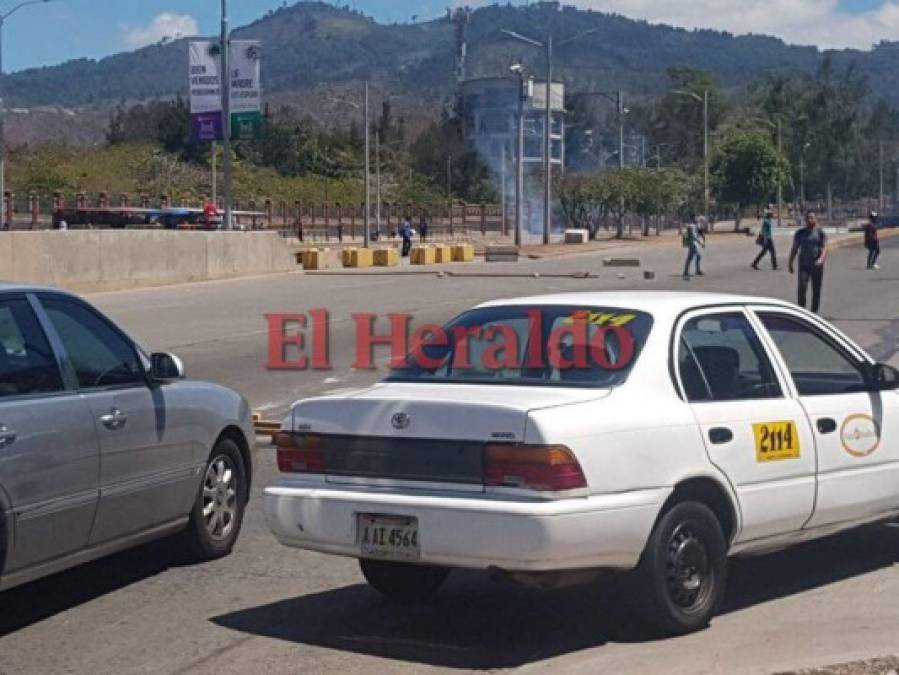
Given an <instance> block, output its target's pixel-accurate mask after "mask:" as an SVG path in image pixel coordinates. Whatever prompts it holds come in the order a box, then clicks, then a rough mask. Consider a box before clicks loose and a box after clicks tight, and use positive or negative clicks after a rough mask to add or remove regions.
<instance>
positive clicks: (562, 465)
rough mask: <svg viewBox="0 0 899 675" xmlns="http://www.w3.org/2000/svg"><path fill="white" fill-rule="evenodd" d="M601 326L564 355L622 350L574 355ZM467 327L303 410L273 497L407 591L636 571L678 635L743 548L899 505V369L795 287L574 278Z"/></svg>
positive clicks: (700, 617) (271, 520)
mask: <svg viewBox="0 0 899 675" xmlns="http://www.w3.org/2000/svg"><path fill="white" fill-rule="evenodd" d="M535 320H536V321H537V322H538V325H539V326H540V328H539V329H538V330H537V331H534V330H533V328H532V327H529V326H530V325H531V324H532V323H533V321H535ZM578 321H580V322H582V323H586V324H587V327H588V331H587V332H585V333H583V334H581V337H578V333H577V332H576V331H573V332H571V333H569V334H568V335H567V337H565V338H564V339H563V341H562V343H561V347H559V348H558V349H557V351H559V354H556V357H559V356H562V357H565V358H569V357H570V356H571V355H572V354H574V353H575V352H576V351H577V348H578V347H579V346H581V347H583V346H586V345H585V344H581V345H578V344H577V342H578V341H579V340H580V341H581V342H585V341H586V340H589V342H590V345H591V346H595V345H597V344H599V345H600V346H601V348H602V351H600V352H599V353H597V352H593V354H594V359H593V361H592V362H591V363H589V364H588V365H586V366H578V367H571V366H570V365H569V364H566V363H562V365H558V364H556V365H553V363H552V360H553V359H552V358H551V357H552V354H549V352H552V351H553V349H554V347H553V345H552V344H551V343H552V339H551V338H552V336H553V335H554V334H558V333H557V331H558V329H559V328H560V327H565V326H569V327H571V326H573V325H574V324H575V323H576V322H578ZM503 331H505V334H506V335H507V336H509V335H512V336H517V337H518V339H519V340H520V344H521V345H522V346H523V347H522V348H521V349H520V350H519V353H518V355H517V357H516V360H514V362H512V363H508V362H506V363H505V364H504V365H502V367H492V366H488V365H487V361H488V357H489V358H495V357H496V356H497V352H496V351H494V352H492V354H491V352H490V347H489V345H488V344H486V343H489V342H490V338H489V337H488V338H485V340H484V341H482V342H478V340H477V338H471V336H472V335H475V336H477V335H481V336H485V335H490V334H492V335H493V336H494V337H495V336H496V334H497V333H500V332H503ZM446 333H447V335H449V336H452V338H451V339H450V340H449V341H448V342H446V343H444V344H443V345H442V346H441V345H439V344H436V343H435V344H433V345H430V346H426V347H424V352H425V353H426V355H427V356H428V357H429V359H430V360H431V364H430V365H427V366H425V365H419V364H418V360H415V359H411V358H410V362H409V365H408V367H406V368H404V369H401V370H397V371H394V373H393V374H392V375H391V376H390V377H388V378H387V380H386V381H384V382H383V383H381V384H378V385H376V386H374V387H371V388H369V389H365V390H362V391H358V392H355V393H347V394H341V395H335V396H329V397H324V398H316V399H311V400H305V401H300V402H298V403H297V404H295V405H294V407H293V409H292V411H291V413H290V415H289V416H288V417H287V418H286V420H285V421H284V426H283V433H282V434H281V435H280V437H279V441H278V465H279V468H280V470H281V472H282V473H281V476H280V478H279V480H278V481H277V482H276V483H275V484H274V485H272V486H271V487H269V488H268V489H267V490H266V491H265V513H266V518H267V521H268V524H269V526H270V528H271V529H272V531H273V532H274V534H275V536H276V537H277V538H278V539H279V540H280V541H281V542H282V543H283V544H285V545H287V546H293V547H297V548H303V549H309V550H313V551H320V552H324V553H331V554H336V555H342V556H350V557H355V558H359V559H360V561H361V567H362V572H363V574H364V575H365V578H366V579H367V580H368V581H369V583H370V584H371V585H372V586H373V587H374V588H376V589H377V590H378V591H380V592H382V593H383V594H385V595H387V596H389V597H392V598H395V599H399V600H421V599H424V598H427V597H428V596H430V595H431V594H432V593H434V592H435V591H436V590H437V589H438V588H439V587H440V586H441V584H442V583H443V582H444V581H445V579H446V578H447V575H448V573H449V571H450V570H451V569H452V568H470V569H480V570H492V571H496V572H504V573H506V574H508V575H510V576H511V577H513V578H515V579H517V580H520V581H522V582H525V583H529V584H533V585H536V586H540V587H544V586H551V585H554V584H564V583H574V582H580V581H583V580H584V579H585V578H589V577H591V576H592V575H593V574H594V573H596V572H598V571H601V570H613V571H619V572H626V573H627V574H626V575H624V576H625V579H626V580H627V581H628V582H629V583H632V593H631V594H630V597H631V598H632V600H633V602H634V606H635V609H637V610H638V611H639V612H640V613H641V614H642V615H643V616H644V618H645V620H646V621H647V622H648V623H649V624H651V625H652V626H653V627H654V628H656V629H657V630H658V631H660V632H662V633H665V634H677V633H686V632H690V631H694V630H697V629H699V628H701V627H703V626H705V625H707V623H708V622H709V621H710V620H711V618H712V617H713V616H714V614H715V613H716V610H717V609H718V607H719V605H720V602H721V600H722V597H723V594H724V590H725V584H726V579H727V570H728V557H729V556H732V555H737V554H739V555H749V554H761V553H765V552H769V551H772V550H776V549H779V548H785V547H787V546H790V545H793V544H796V543H799V542H803V541H807V540H810V539H815V538H818V537H823V536H826V535H831V534H833V533H835V532H839V531H841V530H846V529H848V528H852V527H856V526H859V525H862V524H866V523H874V522H879V521H888V520H891V519H893V518H895V517H896V516H897V514H899V391H897V387H899V373H897V371H896V370H895V369H893V368H891V367H889V366H887V365H882V364H877V363H875V362H874V360H873V359H871V358H870V357H869V356H868V355H867V354H865V353H864V351H863V350H862V349H860V348H859V347H858V346H857V345H856V344H854V343H853V342H852V341H851V340H850V339H848V338H847V337H846V336H845V335H843V334H842V333H840V332H839V331H838V330H837V329H835V328H834V327H833V326H831V325H829V324H827V323H826V322H824V321H823V320H821V319H820V318H818V317H816V316H814V315H812V314H810V313H808V312H806V311H804V310H801V309H799V308H797V307H795V306H793V305H789V304H787V303H784V302H779V301H774V300H768V299H757V298H749V297H733V296H727V295H710V294H690V293H586V294H571V295H556V296H548V297H538V298H525V299H518V300H509V301H502V302H495V303H489V304H486V305H482V306H480V307H478V308H476V309H473V310H471V311H469V312H466V313H465V314H463V315H462V316H460V317H459V318H457V319H455V320H454V321H453V322H451V323H450V324H449V326H447V328H446ZM600 334H601V335H603V338H602V339H600V340H599V342H597V341H596V336H597V335H600ZM572 338H573V340H572ZM603 341H604V343H603ZM463 342H464V343H465V345H466V346H465V347H464V351H465V353H466V355H467V358H468V359H469V360H470V361H471V363H470V364H468V365H469V367H467V368H456V367H455V365H454V364H455V363H456V359H457V357H458V356H459V354H460V353H461V352H462V351H463V347H462V345H463ZM524 345H527V346H526V347H524ZM566 355H567V356H566ZM547 357H549V358H548V363H547ZM501 358H502V359H503V360H504V359H505V357H501ZM532 358H535V359H536V360H534V361H532Z"/></svg>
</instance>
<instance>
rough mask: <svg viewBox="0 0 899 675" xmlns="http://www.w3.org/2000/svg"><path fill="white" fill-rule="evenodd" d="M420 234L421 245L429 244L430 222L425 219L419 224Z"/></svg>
mask: <svg viewBox="0 0 899 675" xmlns="http://www.w3.org/2000/svg"><path fill="white" fill-rule="evenodd" d="M418 234H419V235H420V236H421V243H422V244H426V243H427V242H428V221H427V220H425V217H424V216H422V217H421V221H420V222H419V223H418Z"/></svg>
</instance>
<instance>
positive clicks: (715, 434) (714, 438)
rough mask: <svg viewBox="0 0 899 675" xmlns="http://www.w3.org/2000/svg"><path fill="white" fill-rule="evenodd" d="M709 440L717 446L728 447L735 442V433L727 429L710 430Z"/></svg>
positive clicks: (716, 428)
mask: <svg viewBox="0 0 899 675" xmlns="http://www.w3.org/2000/svg"><path fill="white" fill-rule="evenodd" d="M709 440H710V441H711V442H712V443H713V444H715V445H726V444H728V443H730V442H731V441H733V440H734V432H733V431H731V430H730V429H728V428H727V427H715V428H714V429H709Z"/></svg>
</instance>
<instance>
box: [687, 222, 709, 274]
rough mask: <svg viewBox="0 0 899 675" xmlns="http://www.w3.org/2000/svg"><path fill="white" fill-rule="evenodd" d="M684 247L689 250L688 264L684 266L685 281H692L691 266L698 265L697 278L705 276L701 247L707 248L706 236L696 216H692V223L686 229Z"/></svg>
mask: <svg viewBox="0 0 899 675" xmlns="http://www.w3.org/2000/svg"><path fill="white" fill-rule="evenodd" d="M683 245H684V248H685V249H687V262H686V263H685V264H684V281H689V280H690V265H691V264H692V263H693V262H695V263H696V276H698V277H702V276H705V275H704V274H703V272H702V254H701V253H700V252H699V247H700V246H702V248H705V235H704V234H703V232H702V229H700V227H699V221H698V219H697V218H696V216H690V222H688V223H687V225H686V227H685V228H684V235H683Z"/></svg>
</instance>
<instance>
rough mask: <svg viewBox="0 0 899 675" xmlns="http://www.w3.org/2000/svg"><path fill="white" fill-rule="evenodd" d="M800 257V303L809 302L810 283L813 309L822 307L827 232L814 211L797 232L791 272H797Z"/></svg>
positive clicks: (791, 253) (792, 253) (808, 215)
mask: <svg viewBox="0 0 899 675" xmlns="http://www.w3.org/2000/svg"><path fill="white" fill-rule="evenodd" d="M797 257H798V258H799V305H800V307H805V306H806V304H807V296H808V285H809V282H811V284H812V311H813V312H815V313H816V314H817V313H818V310H820V309H821V291H822V289H823V286H824V264H825V263H826V262H827V234H826V233H825V232H824V230H822V229H821V228H820V227H819V226H818V216H817V215H816V214H815V212H814V211H809V212H808V213H806V214H805V227H803V228H802V229H801V230H799V231H798V232H796V236H795V237H794V238H793V250H792V251H790V274H794V273H795V263H796V259H797Z"/></svg>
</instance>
